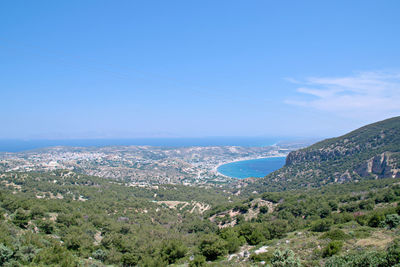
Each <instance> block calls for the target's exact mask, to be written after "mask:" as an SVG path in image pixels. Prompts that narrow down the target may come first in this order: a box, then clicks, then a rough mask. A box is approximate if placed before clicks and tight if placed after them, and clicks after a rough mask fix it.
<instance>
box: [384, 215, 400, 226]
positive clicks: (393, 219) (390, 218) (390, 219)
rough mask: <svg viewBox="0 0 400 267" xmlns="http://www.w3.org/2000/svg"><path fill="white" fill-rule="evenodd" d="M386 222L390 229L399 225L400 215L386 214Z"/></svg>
mask: <svg viewBox="0 0 400 267" xmlns="http://www.w3.org/2000/svg"><path fill="white" fill-rule="evenodd" d="M385 223H386V225H387V226H388V227H389V228H390V229H392V228H396V227H397V226H399V225H400V215H398V214H389V215H386V220H385Z"/></svg>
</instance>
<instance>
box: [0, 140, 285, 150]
mask: <svg viewBox="0 0 400 267" xmlns="http://www.w3.org/2000/svg"><path fill="white" fill-rule="evenodd" d="M280 141H283V140H282V138H273V137H204V138H132V139H64V140H52V139H32V140H18V139H0V152H21V151H26V150H33V149H38V148H45V147H54V146H71V147H104V146H131V145H137V146H163V147H188V146H248V147H252V146H253V147H262V146H270V145H273V144H276V143H278V142H280Z"/></svg>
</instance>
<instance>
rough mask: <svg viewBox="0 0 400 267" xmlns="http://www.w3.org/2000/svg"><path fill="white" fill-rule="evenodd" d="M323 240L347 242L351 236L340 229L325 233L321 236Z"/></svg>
mask: <svg viewBox="0 0 400 267" xmlns="http://www.w3.org/2000/svg"><path fill="white" fill-rule="evenodd" d="M321 238H322V239H331V240H346V239H349V238H350V236H349V235H348V234H346V233H345V232H343V231H342V230H340V229H334V230H330V231H329V232H326V233H324V234H323V235H322V236H321Z"/></svg>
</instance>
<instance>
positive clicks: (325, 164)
mask: <svg viewBox="0 0 400 267" xmlns="http://www.w3.org/2000/svg"><path fill="white" fill-rule="evenodd" d="M379 178H400V117H394V118H391V119H387V120H384V121H380V122H377V123H374V124H370V125H367V126H364V127H362V128H360V129H357V130H355V131H353V132H350V133H348V134H346V135H343V136H341V137H337V138H331V139H327V140H324V141H321V142H319V143H316V144H314V145H312V146H310V147H307V148H304V149H300V150H297V151H293V152H291V153H289V155H288V156H287V159H286V164H285V166H284V167H283V168H281V169H280V170H278V171H276V172H274V173H272V174H270V175H268V176H267V177H265V178H264V179H261V180H260V182H259V183H258V186H268V187H269V188H270V189H278V190H282V189H290V188H298V187H315V186H321V185H325V184H329V183H343V182H347V181H354V180H361V179H379ZM260 183H261V185H260Z"/></svg>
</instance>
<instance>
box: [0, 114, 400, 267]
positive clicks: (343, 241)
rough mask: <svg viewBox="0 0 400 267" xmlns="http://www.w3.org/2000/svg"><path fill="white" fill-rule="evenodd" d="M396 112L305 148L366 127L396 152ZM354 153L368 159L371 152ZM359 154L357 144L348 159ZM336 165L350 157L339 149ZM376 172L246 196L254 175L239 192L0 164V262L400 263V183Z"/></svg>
mask: <svg viewBox="0 0 400 267" xmlns="http://www.w3.org/2000/svg"><path fill="white" fill-rule="evenodd" d="M397 121H398V120H397V119H395V120H394V121H393V120H392V121H391V120H389V121H385V122H384V124H382V123H380V124H377V125H375V126H374V125H372V126H368V127H366V128H361V129H360V130H357V131H355V132H353V133H350V134H349V135H346V136H344V137H341V138H339V139H332V140H328V141H325V142H321V143H319V144H316V145H315V146H313V147H311V148H310V149H309V150H307V149H306V150H304V151H313V150H314V149H319V148H323V147H326V146H327V145H328V146H332V144H336V143H337V142H341V140H343V138H345V139H348V140H350V141H347V142H345V143H346V144H348V143H349V142H350V143H352V144H353V145H354V142H355V140H356V135H355V133H358V134H361V137H360V138H361V140H362V142H367V141H368V143H369V144H374V146H372V147H371V146H370V147H369V149H370V150H373V152H371V153H375V152H376V151H379V153H381V152H382V151H383V150H384V151H388V148H390V149H391V150H390V151H391V153H398V151H397V152H396V151H395V149H396V146H395V145H394V144H393V143H392V141H393V140H394V141H395V142H397V139H396V138H398V137H396V136H394V135H393V134H392V132H391V131H393V129H395V130H397V128H396V127H397V124H396V123H397ZM382 125H385V127H387V128H388V129H385V130H383V131H382ZM377 131H378V132H379V134H380V135H379V136H381V139H385V138H389V137H390V136H391V137H390V138H389V139H385V140H389V141H388V143H389V144H387V143H385V142H386V141H382V140H381V139H379V138H378V139H377V138H376V136H375V135H374V134H376V133H377ZM371 136H372V137H371ZM374 136H375V137H374ZM382 136H383V137H382ZM365 138H366V139H365ZM371 138H372V139H371ZM393 138H394V139H393ZM364 139H365V140H364ZM371 140H372V141H371ZM343 142H344V141H343ZM382 142H383V143H382ZM379 144H380V145H379ZM375 145H376V146H375ZM374 147H378V148H376V149H375V150H374V149H373V148H374ZM382 149H383V150H382ZM333 151H335V149H333ZM343 151H344V150H343ZM358 152H359V153H360V155H361V156H360V160H361V161H362V160H364V159H363V157H364V156H365V155H364V154H363V153H367V152H365V151H364V150H363V149H361V148H360V150H359V151H358ZM307 153H308V152H307ZM343 153H347V152H343ZM368 153H369V152H368ZM382 153H383V152H382ZM316 155H317V154H315V156H316ZM318 155H319V154H318ZM329 155H330V154H329ZM346 155H347V154H346ZM355 155H356V152H354V153H350V152H349V154H348V155H347V156H349V157H350V158H347V160H350V159H351V158H352V157H356V156H355ZM363 155H364V156H363ZM391 155H392V156H393V155H394V154H391ZM347 156H344V157H347ZM369 156H370V155H369V154H368V157H369ZM368 157H367V156H365V157H364V158H368ZM331 160H332V158H330V157H328V158H327V159H326V162H329V164H331V163H332V161H331ZM307 162H310V161H307ZM319 162H325V160H319ZM354 162H355V161H352V162H351V164H354ZM334 163H335V164H339V163H340V164H342V163H343V162H342V160H341V156H340V155H339V156H337V158H335V159H334ZM291 164H293V166H294V165H296V164H300V165H301V164H302V163H295V162H292V163H291ZM291 164H289V165H290V166H291ZM310 164H314V163H310ZM323 164H325V163H321V164H320V166H323ZM326 164H328V163H326ZM335 164H334V165H333V167H332V168H336V169H337V170H339V169H340V167H336V165H335ZM343 164H344V163H343ZM346 164H347V163H346ZM349 164H350V163H349ZM351 164H350V165H351ZM350 165H346V166H350ZM310 166H311V165H310ZM313 166H314V165H313ZM346 168H347V167H346ZM391 170H393V169H391ZM320 174H321V175H325V174H327V173H325V174H324V172H320ZM274 175H275V174H274ZM305 177H306V178H307V177H308V176H305ZM321 177H322V176H320V177H319V179H320V178H321ZM360 177H361V176H360ZM376 178H381V179H358V180H357V181H353V182H348V183H345V184H340V183H327V184H325V185H324V186H323V187H322V186H321V187H316V188H315V187H313V186H310V187H308V186H298V188H297V189H293V190H290V191H288V190H286V191H280V190H277V189H282V188H277V187H274V188H272V189H271V191H273V192H262V191H266V190H267V188H265V187H260V188H258V189H257V190H258V192H262V193H250V192H253V191H251V190H253V189H254V186H255V185H256V186H260V184H259V183H257V182H256V183H255V184H254V185H249V186H248V188H243V187H242V188H241V190H243V192H244V193H243V194H241V195H239V194H234V193H236V192H237V189H236V188H235V189H232V188H229V187H210V186H209V187H199V186H183V185H157V186H155V185H149V186H146V187H133V186H131V185H130V184H129V183H126V182H124V181H115V180H107V179H103V178H99V177H93V176H87V175H83V174H79V173H75V172H72V171H68V170H61V171H54V172H51V173H47V172H46V173H34V172H29V173H26V172H25V173H24V172H21V173H17V172H8V173H0V265H2V266H167V265H175V266H207V265H209V266H246V265H256V266H257V265H264V264H267V266H276V267H278V266H293V267H297V266H382V267H383V266H385V267H386V266H396V264H399V263H400V241H399V240H400V239H399V236H400V228H399V226H400V205H399V203H400V184H399V182H398V179H393V178H383V177H379V176H378V177H376ZM267 179H268V177H267ZM307 179H308V178H307ZM321 179H322V178H321ZM321 179H320V180H319V181H322V180H321ZM303 182H304V183H306V182H307V181H306V180H305V181H303ZM303 182H302V183H303ZM278 184H279V183H278ZM297 185H299V184H296V179H294V184H293V188H296V187H297ZM314 185H316V184H314ZM319 185H321V184H319ZM279 186H283V184H280V185H279ZM397 266H398V265H397Z"/></svg>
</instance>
